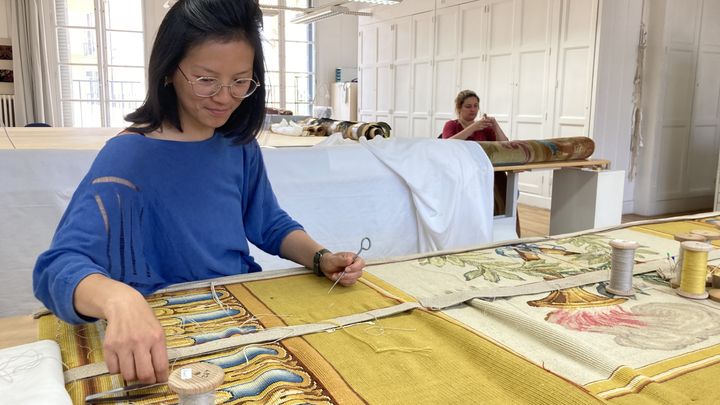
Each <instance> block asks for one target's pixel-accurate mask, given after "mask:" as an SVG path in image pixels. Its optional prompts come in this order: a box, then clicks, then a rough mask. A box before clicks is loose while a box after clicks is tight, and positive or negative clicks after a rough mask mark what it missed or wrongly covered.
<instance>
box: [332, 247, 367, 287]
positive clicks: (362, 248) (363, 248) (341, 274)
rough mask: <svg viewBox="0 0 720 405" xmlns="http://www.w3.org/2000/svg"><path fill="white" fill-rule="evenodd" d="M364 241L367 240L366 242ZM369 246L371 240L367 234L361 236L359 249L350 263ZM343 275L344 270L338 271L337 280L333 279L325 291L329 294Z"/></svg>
mask: <svg viewBox="0 0 720 405" xmlns="http://www.w3.org/2000/svg"><path fill="white" fill-rule="evenodd" d="M365 242H367V244H366V243H365ZM371 247H372V242H371V241H370V238H368V237H367V236H366V237H364V238H362V240H361V241H360V249H358V251H357V253H355V257H353V261H352V263H350V264H353V263H355V260H357V258H358V256H360V253H361V252H362V251H363V250H370V248H371ZM344 275H345V270H343V272H342V273H340V277H338V278H337V280H335V282H334V283H333V285H332V287H330V289H329V290H328V292H327V293H328V294H330V291H332V290H333V288H335V286H336V285H337V283H339V282H340V279H342V278H343V276H344Z"/></svg>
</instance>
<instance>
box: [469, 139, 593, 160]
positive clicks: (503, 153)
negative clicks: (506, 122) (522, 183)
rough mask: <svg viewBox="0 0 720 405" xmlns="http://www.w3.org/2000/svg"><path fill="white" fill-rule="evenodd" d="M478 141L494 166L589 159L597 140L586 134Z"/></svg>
mask: <svg viewBox="0 0 720 405" xmlns="http://www.w3.org/2000/svg"><path fill="white" fill-rule="evenodd" d="M478 143H479V144H480V146H481V147H482V148H483V150H485V153H486V154H487V156H488V158H489V159H490V162H491V163H492V164H493V166H509V165H522V164H527V163H541V162H555V161H562V160H579V159H587V158H588V157H590V155H592V154H593V152H594V151H595V142H593V140H592V139H590V138H587V137H584V136H578V137H572V138H555V139H541V140H525V141H502V142H486V141H481V142H478Z"/></svg>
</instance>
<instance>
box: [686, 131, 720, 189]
mask: <svg viewBox="0 0 720 405" xmlns="http://www.w3.org/2000/svg"><path fill="white" fill-rule="evenodd" d="M688 156H689V157H690V159H688V162H687V163H688V170H687V183H688V184H687V186H688V191H689V192H691V193H704V194H708V193H710V194H712V193H713V192H714V189H715V175H716V173H717V164H718V159H717V156H718V140H717V127H716V126H714V125H712V126H704V127H695V128H694V129H693V131H692V134H691V135H690V146H689V149H688Z"/></svg>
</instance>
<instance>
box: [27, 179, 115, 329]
mask: <svg viewBox="0 0 720 405" xmlns="http://www.w3.org/2000/svg"><path fill="white" fill-rule="evenodd" d="M90 188H91V187H90V186H89V185H88V184H86V183H82V184H81V185H80V187H79V188H78V190H77V191H76V192H75V195H74V196H73V199H72V200H71V202H70V205H69V206H68V208H67V210H66V211H65V214H64V215H63V217H62V219H61V220H60V224H59V225H58V228H57V230H56V233H55V236H54V238H53V241H52V248H51V249H50V250H48V251H46V252H45V253H43V254H42V255H41V256H40V257H39V258H38V261H37V263H36V264H35V269H34V272H33V287H34V292H35V296H36V297H37V298H38V299H39V300H40V301H42V302H43V303H44V304H45V305H46V306H47V307H48V308H49V309H50V310H51V311H52V312H53V313H55V315H57V316H58V317H59V318H61V319H63V320H65V321H67V322H70V323H74V324H78V323H84V322H88V321H92V319H90V318H86V317H83V316H81V315H80V314H78V313H77V311H75V307H74V305H73V295H74V293H75V288H76V287H77V285H78V284H79V283H80V281H81V280H82V279H84V278H85V277H87V276H88V275H90V274H94V273H99V274H102V275H105V276H107V277H111V276H110V274H109V272H108V270H107V268H108V267H109V266H108V262H107V258H108V257H109V255H107V254H106V250H107V247H108V238H107V236H108V235H107V234H106V232H105V229H104V228H105V226H104V222H103V219H102V217H101V214H100V212H99V210H98V208H97V204H96V202H95V199H94V197H93V195H92V193H91V192H90Z"/></svg>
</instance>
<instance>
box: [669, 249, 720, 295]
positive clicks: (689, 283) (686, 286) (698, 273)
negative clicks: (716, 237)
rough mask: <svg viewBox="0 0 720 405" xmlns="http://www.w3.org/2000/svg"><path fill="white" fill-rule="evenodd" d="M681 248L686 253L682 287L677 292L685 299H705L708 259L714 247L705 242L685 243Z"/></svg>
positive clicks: (681, 281)
mask: <svg viewBox="0 0 720 405" xmlns="http://www.w3.org/2000/svg"><path fill="white" fill-rule="evenodd" d="M680 248H681V249H682V250H683V251H684V253H683V256H684V258H683V263H682V270H681V273H682V277H681V280H680V287H679V288H678V289H676V290H675V292H676V293H677V294H678V295H680V296H682V297H685V298H692V299H705V298H707V297H708V293H707V291H705V280H706V278H707V257H708V252H709V251H711V250H712V249H713V247H712V246H711V245H709V244H707V243H703V242H683V243H681V244H680Z"/></svg>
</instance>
